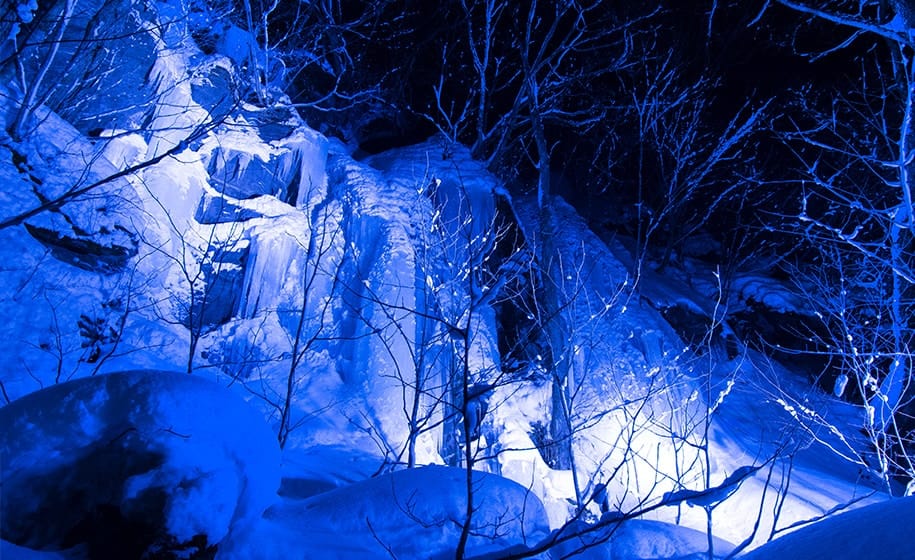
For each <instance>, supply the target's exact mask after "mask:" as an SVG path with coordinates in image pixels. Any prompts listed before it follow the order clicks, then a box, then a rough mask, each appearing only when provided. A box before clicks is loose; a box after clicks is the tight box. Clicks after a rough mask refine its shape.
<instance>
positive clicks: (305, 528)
mask: <svg viewBox="0 0 915 560" xmlns="http://www.w3.org/2000/svg"><path fill="white" fill-rule="evenodd" d="M465 476H466V471H464V470H462V469H458V468H451V467H442V466H429V467H422V468H417V469H407V470H403V471H398V472H395V473H391V474H386V475H383V476H379V477H377V478H373V479H370V480H366V481H363V482H357V483H354V484H351V485H349V486H346V487H343V488H339V489H337V490H332V491H330V492H325V493H323V494H319V495H317V496H314V497H312V498H309V499H306V500H295V501H289V502H287V503H284V504H278V505H275V506H273V507H271V508H270V509H268V510H267V512H266V513H265V514H264V518H265V519H264V520H263V521H262V522H261V523H260V525H259V526H258V527H256V528H255V529H253V530H252V532H251V533H250V534H248V535H247V536H246V538H244V539H239V540H237V541H234V542H232V543H230V544H229V545H228V546H226V547H224V548H223V547H220V550H219V558H221V559H245V560H256V559H260V558H263V559H268V558H269V559H274V558H286V559H293V558H322V559H331V558H340V559H344V558H361V559H367V558H391V557H396V558H401V559H410V558H417V559H420V558H422V559H428V558H437V557H442V558H447V557H453V556H454V550H455V547H456V546H457V543H458V538H459V536H460V533H461V520H463V519H464V518H465V515H466V512H465V508H466V503H467V501H466V498H465V481H466V479H465ZM474 507H475V510H474V514H473V521H472V530H471V534H470V540H469V541H468V543H467V553H468V555H469V556H473V555H477V554H484V553H486V552H490V551H495V550H504V549H508V548H510V547H512V546H523V545H527V546H531V545H534V544H536V543H537V542H538V541H540V540H541V539H543V538H544V537H545V536H546V535H547V534H548V531H549V528H548V524H547V519H546V514H545V513H544V511H543V506H541V504H540V502H539V500H537V498H536V497H535V496H534V495H533V494H532V493H531V492H529V491H528V490H527V489H526V488H524V487H523V486H521V485H519V484H516V483H514V482H512V481H510V480H508V479H506V478H502V477H500V476H496V475H492V474H487V473H482V472H478V471H474ZM344 535H345V537H342V536H344ZM341 537H342V538H341Z"/></svg>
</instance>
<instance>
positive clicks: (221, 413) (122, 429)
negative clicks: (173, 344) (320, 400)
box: [0, 371, 279, 557]
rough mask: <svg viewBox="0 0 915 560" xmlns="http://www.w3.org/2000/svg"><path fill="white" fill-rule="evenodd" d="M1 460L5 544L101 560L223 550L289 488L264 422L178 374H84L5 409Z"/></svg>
mask: <svg viewBox="0 0 915 560" xmlns="http://www.w3.org/2000/svg"><path fill="white" fill-rule="evenodd" d="M0 455H2V456H3V458H4V461H3V463H2V465H0V469H2V470H0V473H2V484H3V486H2V490H0V491H2V494H3V501H2V505H0V507H2V511H0V523H2V525H0V528H2V532H3V535H4V538H5V539H8V540H9V541H11V542H12V543H14V544H17V545H22V546H27V547H30V548H35V549H48V550H57V549H61V548H66V547H70V546H73V545H76V544H80V543H86V544H87V545H88V546H89V553H90V555H91V556H94V557H130V556H132V555H133V554H136V555H137V557H138V556H139V554H141V553H142V552H143V551H144V550H153V549H158V550H162V549H164V548H169V549H181V548H184V549H187V548H192V547H197V546H199V547H205V546H211V545H213V544H215V543H218V542H219V541H220V540H222V539H223V538H224V537H225V536H226V534H227V533H228V532H229V530H230V527H231V526H232V525H233V524H236V523H238V524H245V523H250V522H251V520H252V519H253V518H256V517H258V516H259V515H260V513H261V512H262V511H263V510H264V509H265V508H266V507H267V505H268V504H269V503H270V502H271V501H272V500H273V499H274V498H275V492H276V490H277V488H278V487H279V450H278V448H277V444H276V440H275V438H274V436H273V434H272V433H271V432H270V431H269V430H268V429H267V427H266V425H265V424H264V422H263V419H262V418H260V417H259V416H258V415H257V414H256V413H255V412H254V411H253V410H252V409H250V408H249V407H248V406H247V405H246V404H245V403H244V402H243V401H241V400H240V399H238V398H237V397H235V396H233V395H232V394H231V393H230V392H229V391H226V390H224V389H222V388H221V387H219V386H218V385H215V384H213V383H210V382H208V381H205V380H203V379H200V378H197V377H192V376H188V375H183V374H176V373H166V372H158V371H133V372H126V373H118V374H111V375H104V376H97V377H90V378H84V379H79V380H75V381H71V382H68V383H64V384H60V385H55V386H53V387H50V388H47V389H44V390H42V391H39V392H36V393H32V394H30V395H27V396H25V397H23V398H21V399H19V400H17V401H14V402H13V403H11V404H9V405H8V406H6V407H3V408H0ZM192 541H193V544H191V543H192ZM106 555H107V556H106ZM112 555H113V556H112Z"/></svg>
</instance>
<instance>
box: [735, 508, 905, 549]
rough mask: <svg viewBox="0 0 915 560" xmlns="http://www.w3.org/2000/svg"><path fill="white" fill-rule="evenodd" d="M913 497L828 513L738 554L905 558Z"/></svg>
mask: <svg viewBox="0 0 915 560" xmlns="http://www.w3.org/2000/svg"><path fill="white" fill-rule="evenodd" d="M913 526H915V497H909V498H901V499H897V500H888V501H886V502H881V503H879V504H873V505H870V506H866V507H862V508H859V509H856V510H854V511H850V512H848V513H844V514H842V515H837V516H835V517H829V518H827V519H823V520H822V521H818V522H816V523H814V524H813V525H810V526H808V527H805V528H803V529H798V530H797V531H795V532H793V533H790V534H787V535H785V536H783V537H781V538H779V539H776V540H774V541H772V542H770V543H769V544H766V545H763V546H761V547H759V548H757V549H756V550H754V551H752V552H750V553H749V554H745V555H743V556H741V557H740V558H741V560H781V559H782V558H804V559H805V560H821V559H822V560H862V559H867V558H874V559H880V560H904V559H910V558H912V557H913V556H915V546H913V544H912V527H913Z"/></svg>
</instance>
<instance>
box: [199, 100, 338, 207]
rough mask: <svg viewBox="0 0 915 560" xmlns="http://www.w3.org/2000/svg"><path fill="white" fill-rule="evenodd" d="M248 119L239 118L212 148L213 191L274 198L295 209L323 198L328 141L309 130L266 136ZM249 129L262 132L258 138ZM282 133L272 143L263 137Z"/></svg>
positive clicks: (210, 167) (245, 197)
mask: <svg viewBox="0 0 915 560" xmlns="http://www.w3.org/2000/svg"><path fill="white" fill-rule="evenodd" d="M248 117H249V118H245V116H244V115H242V116H239V117H237V118H236V119H235V121H234V124H235V125H236V127H234V128H233V129H232V130H228V131H226V132H223V133H221V134H220V135H219V142H218V146H216V147H214V148H213V149H212V152H211V155H210V158H209V164H208V168H207V170H208V171H209V174H210V182H211V185H212V186H213V188H214V189H215V190H216V191H218V192H220V193H222V194H224V195H227V196H230V197H232V198H238V199H247V198H253V197H256V196H262V195H273V196H275V197H277V198H278V199H280V200H282V201H284V202H287V203H289V204H292V205H296V206H302V205H308V203H309V202H314V201H315V200H316V199H320V198H323V195H324V189H325V187H326V184H327V183H326V180H325V178H324V162H325V160H326V159H327V140H326V139H325V138H324V137H323V136H321V135H320V134H318V133H316V132H314V131H312V130H311V129H308V128H306V127H301V128H298V129H292V130H288V131H274V130H272V129H269V130H267V131H266V132H261V129H260V128H258V127H257V126H256V120H255V122H254V124H252V123H251V122H250V120H254V119H251V117H252V115H249V116H248ZM249 119H250V120H249ZM261 120H264V121H266V120H268V119H266V118H262V119H261ZM246 128H253V130H257V131H258V137H257V138H252V136H254V133H253V130H245V129H246ZM282 132H287V135H284V136H282V137H281V138H277V139H274V140H272V141H270V142H266V141H264V139H263V138H262V137H261V136H259V135H260V134H266V135H269V134H280V133H282ZM252 140H253V141H252Z"/></svg>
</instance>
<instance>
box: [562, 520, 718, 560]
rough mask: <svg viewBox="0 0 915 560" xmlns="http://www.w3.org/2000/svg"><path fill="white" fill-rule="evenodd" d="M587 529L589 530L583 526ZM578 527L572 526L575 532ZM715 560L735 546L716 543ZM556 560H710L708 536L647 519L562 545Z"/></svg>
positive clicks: (607, 529) (570, 528) (612, 527)
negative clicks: (564, 559) (565, 559)
mask: <svg viewBox="0 0 915 560" xmlns="http://www.w3.org/2000/svg"><path fill="white" fill-rule="evenodd" d="M580 528H582V529H586V528H587V526H585V525H581V526H580ZM575 529H576V527H575V526H574V525H573V526H570V527H569V530H571V531H574V530H575ZM713 543H714V544H713V553H714V557H715V558H725V557H726V556H727V555H728V554H730V552H731V551H732V550H734V545H732V544H731V543H728V542H726V541H723V540H721V539H717V538H716V539H714V541H713ZM553 557H554V558H575V559H577V560H614V559H617V560H619V559H625V560H686V559H693V558H695V559H696V560H699V559H703V558H704V559H706V560H707V559H708V535H707V534H706V533H703V532H701V531H696V530H695V529H690V528H688V527H683V526H681V525H674V524H672V523H665V522H663V521H650V520H645V519H632V520H629V521H626V522H625V523H623V524H622V525H609V526H608V527H607V528H606V529H604V530H601V531H596V532H593V533H586V534H584V535H581V536H579V537H576V538H573V539H570V540H567V541H565V542H563V543H561V544H559V545H558V546H557V547H556V548H555V549H554V550H553Z"/></svg>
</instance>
